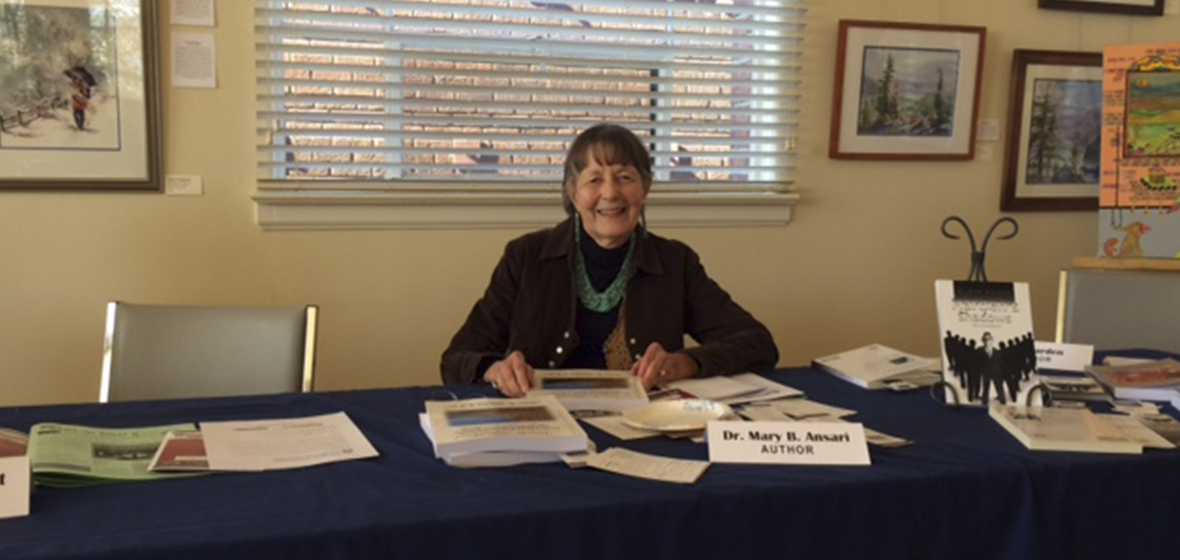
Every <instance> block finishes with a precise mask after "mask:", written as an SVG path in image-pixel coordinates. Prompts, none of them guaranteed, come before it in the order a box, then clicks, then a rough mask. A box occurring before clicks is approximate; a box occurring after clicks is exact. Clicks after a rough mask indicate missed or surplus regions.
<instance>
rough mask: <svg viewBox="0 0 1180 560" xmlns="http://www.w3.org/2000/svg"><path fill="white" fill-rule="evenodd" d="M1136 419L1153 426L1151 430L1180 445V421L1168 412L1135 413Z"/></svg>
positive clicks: (1149, 426) (1145, 424)
mask: <svg viewBox="0 0 1180 560" xmlns="http://www.w3.org/2000/svg"><path fill="white" fill-rule="evenodd" d="M1133 418H1135V419H1136V420H1138V421H1139V422H1141V423H1142V424H1143V425H1144V426H1147V427H1148V428H1151V431H1153V432H1155V433H1157V434H1159V435H1160V436H1161V437H1163V438H1164V439H1166V440H1168V441H1170V442H1172V443H1174V444H1176V445H1177V446H1180V421H1177V420H1176V419H1175V418H1172V417H1171V416H1169V415H1167V414H1162V413H1157V414H1135V415H1134V416H1133Z"/></svg>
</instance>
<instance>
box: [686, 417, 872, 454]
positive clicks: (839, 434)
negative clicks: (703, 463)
mask: <svg viewBox="0 0 1180 560" xmlns="http://www.w3.org/2000/svg"><path fill="white" fill-rule="evenodd" d="M706 435H707V438H708V441H709V461H711V462H714V463H775V464H783V465H868V464H870V463H869V447H868V444H867V443H866V442H865V430H864V426H863V425H861V424H857V423H854V422H709V426H708V430H707V434H706Z"/></svg>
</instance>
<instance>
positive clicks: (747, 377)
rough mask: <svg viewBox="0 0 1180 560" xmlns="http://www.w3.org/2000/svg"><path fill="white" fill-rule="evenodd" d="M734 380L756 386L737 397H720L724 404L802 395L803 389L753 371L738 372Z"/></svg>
mask: <svg viewBox="0 0 1180 560" xmlns="http://www.w3.org/2000/svg"><path fill="white" fill-rule="evenodd" d="M732 379H733V380H734V381H738V382H741V383H745V384H747V385H753V386H755V387H758V391H757V392H755V393H748V394H745V395H742V396H739V397H730V398H728V399H721V402H723V403H725V404H740V403H747V402H755V401H768V400H774V399H788V398H794V397H802V396H803V391H800V390H798V389H796V388H794V387H788V386H786V385H783V384H782V383H775V382H774V381H771V380H769V379H767V378H765V377H762V376H761V375H758V374H755V373H739V374H737V375H735V376H733V378H732Z"/></svg>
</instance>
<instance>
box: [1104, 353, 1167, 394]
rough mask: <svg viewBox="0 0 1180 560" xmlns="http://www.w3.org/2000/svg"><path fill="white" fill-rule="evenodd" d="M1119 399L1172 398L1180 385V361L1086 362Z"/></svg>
mask: <svg viewBox="0 0 1180 560" xmlns="http://www.w3.org/2000/svg"><path fill="white" fill-rule="evenodd" d="M1086 372H1087V373H1089V374H1090V375H1092V376H1094V379H1096V380H1097V381H1098V382H1099V383H1101V384H1103V385H1104V386H1106V387H1107V388H1108V389H1109V390H1110V392H1111V394H1113V395H1114V396H1115V398H1116V399H1135V400H1144V401H1170V400H1171V399H1172V396H1173V395H1175V394H1176V390H1177V389H1180V362H1178V361H1176V360H1173V359H1171V358H1167V359H1163V360H1153V361H1150V362H1143V363H1134V364H1127V365H1123V366H1096V365H1095V366H1086Z"/></svg>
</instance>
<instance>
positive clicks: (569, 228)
mask: <svg viewBox="0 0 1180 560" xmlns="http://www.w3.org/2000/svg"><path fill="white" fill-rule="evenodd" d="M651 184H652V173H651V158H650V156H649V155H648V153H647V149H646V148H645V147H644V145H643V142H641V141H640V140H639V138H637V137H636V136H635V135H634V134H633V133H631V131H630V130H628V129H626V128H623V127H621V126H617V125H613V124H600V125H597V126H594V127H591V128H589V129H587V130H586V131H585V132H583V133H582V134H580V135H578V137H577V138H576V139H575V140H574V142H573V143H572V144H571V145H570V148H569V152H568V154H567V155H566V162H565V179H564V185H563V186H564V189H563V201H562V202H563V205H564V206H565V210H566V213H567V214H569V216H570V217H569V218H568V219H566V220H565V221H563V222H561V223H560V224H558V225H557V226H556V227H553V228H550V229H545V230H541V231H537V232H533V233H530V234H527V235H525V236H523V237H520V238H518V239H516V240H513V241H512V242H510V243H509V244H508V247H507V248H506V249H505V251H504V256H503V258H501V259H500V263H499V264H498V265H497V266H496V270H495V272H493V273H492V280H491V285H490V286H488V289H487V291H486V292H485V293H484V295H483V297H482V298H481V299H480V300H479V301H478V302H476V304H475V308H474V309H472V311H471V314H470V315H469V316H468V317H467V322H466V323H464V324H463V327H462V328H460V329H459V332H458V333H457V334H455V337H454V339H452V340H451V344H450V346H449V347H448V348H447V349H446V351H445V352H444V353H443V356H442V377H443V381H444V382H445V383H448V384H456V383H471V382H475V381H478V380H480V379H482V380H483V381H486V382H489V383H492V384H493V385H494V386H496V387H497V388H498V389H499V390H500V392H501V393H503V394H504V395H507V396H510V397H516V396H522V395H524V394H525V393H527V392H528V390H529V388H530V387H532V386H533V385H534V379H533V368H597V369H601V368H605V369H611V370H630V371H631V372H632V373H633V374H634V375H636V376H638V377H639V378H640V380H641V381H642V382H643V385H644V387H646V388H649V389H650V388H651V387H652V386H654V385H656V384H657V383H664V382H668V381H674V380H678V379H685V378H689V377H703V376H711V375H728V374H734V373H741V372H743V371H749V370H752V369H765V368H771V367H774V365H775V363H776V362H777V361H778V349H777V348H776V347H775V344H774V339H773V338H772V337H771V335H770V332H769V331H768V330H767V329H766V327H764V326H763V325H762V324H761V323H759V322H758V321H757V320H756V319H754V317H753V316H751V315H750V314H749V313H748V312H746V311H745V310H744V309H742V308H741V307H740V306H738V304H737V303H735V302H734V301H733V300H732V299H731V298H730V297H729V294H727V293H726V292H725V290H723V289H721V287H720V286H718V285H717V283H716V282H714V281H713V280H712V279H710V278H709V276H708V275H707V274H705V269H704V267H703V266H701V262H700V258H699V257H698V256H697V254H696V253H694V252H693V251H692V249H689V248H688V246H687V245H685V244H683V243H680V242H678V241H673V240H669V239H664V238H663V237H660V236H658V235H654V234H652V233H650V232H648V231H647V229H646V228H645V227H644V225H643V221H644V220H643V215H644V214H643V209H644V203H645V202H646V200H647V193H648V191H649V190H650V189H651ZM685 334H688V335H690V336H691V337H692V338H693V339H694V340H695V341H696V342H697V343H698V344H699V345H698V346H694V347H691V348H685V347H684V335H685Z"/></svg>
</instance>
